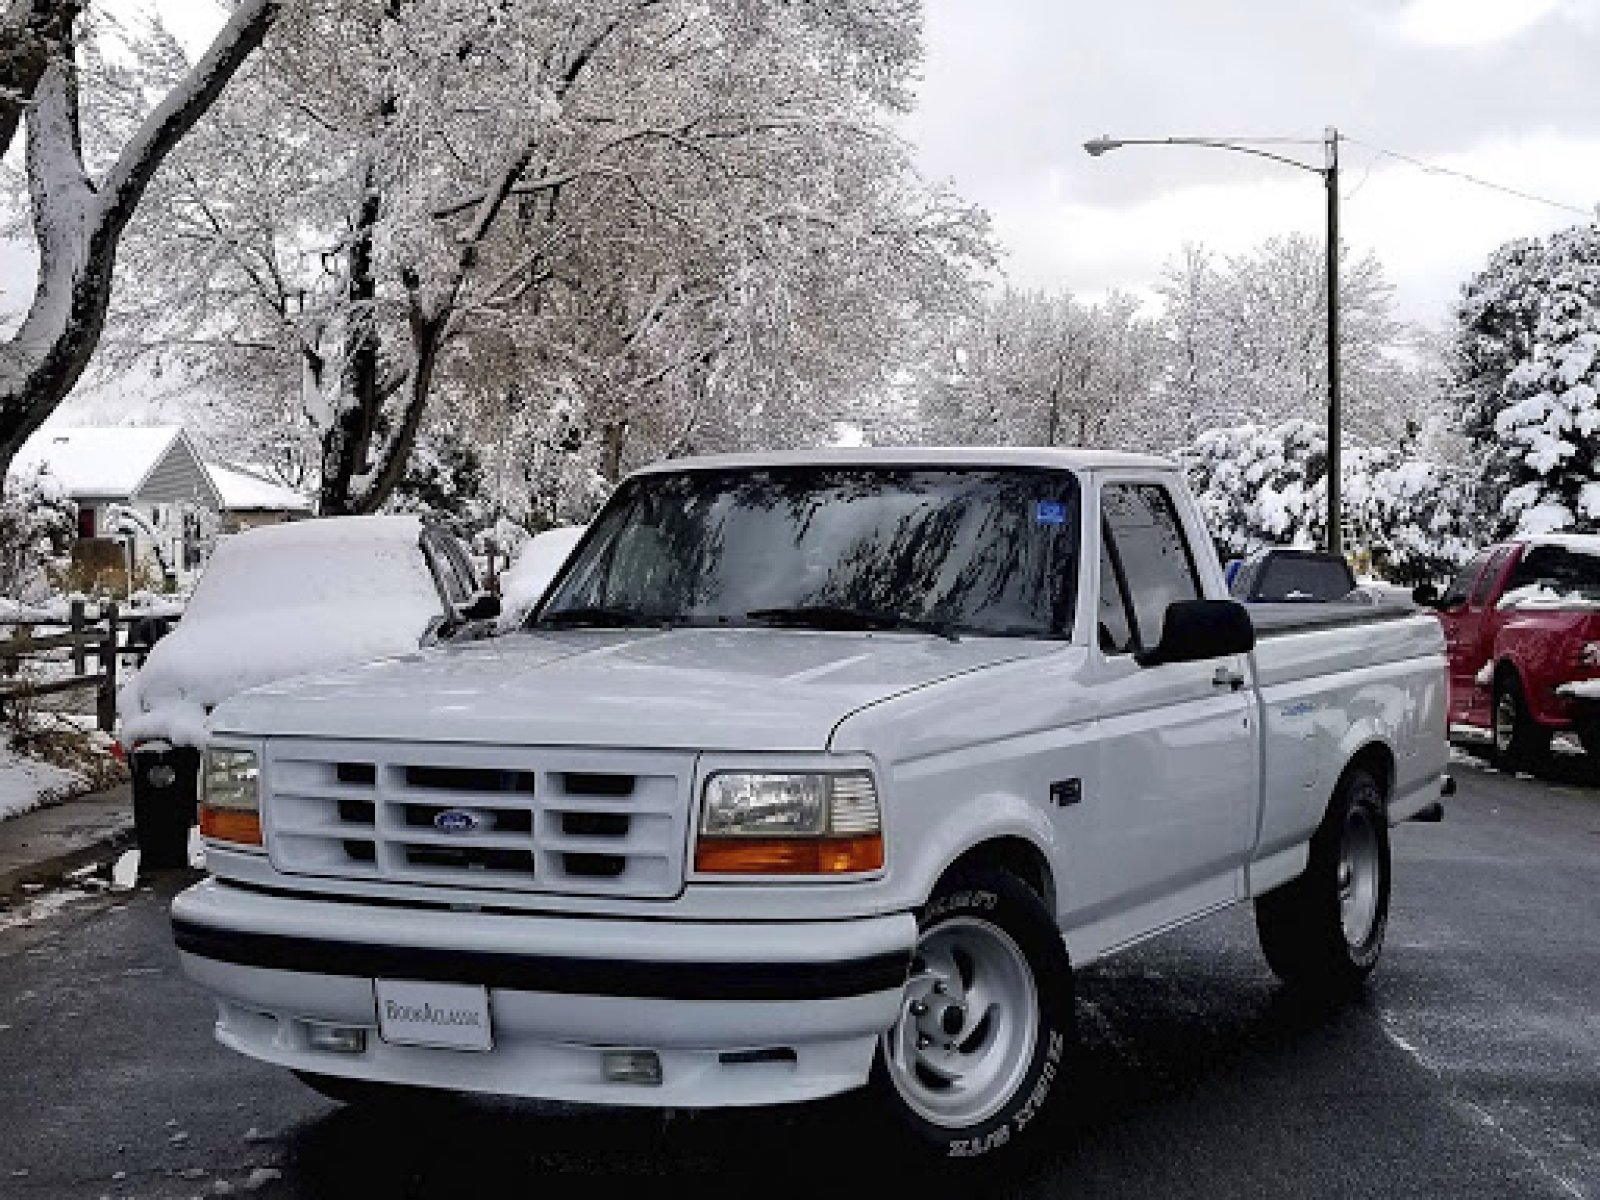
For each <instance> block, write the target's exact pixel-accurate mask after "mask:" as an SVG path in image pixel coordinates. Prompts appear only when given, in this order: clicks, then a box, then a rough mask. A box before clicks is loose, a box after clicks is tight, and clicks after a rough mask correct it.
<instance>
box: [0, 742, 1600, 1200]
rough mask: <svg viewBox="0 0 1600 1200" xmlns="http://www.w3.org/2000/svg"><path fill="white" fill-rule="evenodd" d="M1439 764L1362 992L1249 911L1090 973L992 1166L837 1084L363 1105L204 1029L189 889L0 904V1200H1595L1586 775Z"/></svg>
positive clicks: (1400, 863)
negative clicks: (1032, 1108) (48, 911)
mask: <svg viewBox="0 0 1600 1200" xmlns="http://www.w3.org/2000/svg"><path fill="white" fill-rule="evenodd" d="M1457 774H1458V776H1459V777H1460V778H1461V783H1462V790H1461V795H1460V796H1459V797H1458V798H1457V799H1456V800H1455V801H1453V802H1452V803H1451V807H1450V813H1449V816H1448V817H1447V819H1446V821H1445V823H1444V824H1442V825H1411V826H1407V827H1404V828H1402V829H1400V830H1398V831H1397V832H1396V837H1395V850H1396V861H1397V867H1396V877H1395V886H1394V899H1393V914H1392V920H1391V924H1390V930H1389V944H1388V948H1387V950H1386V952H1385V959H1384V963H1383V966H1382V967H1381V969H1380V971H1379V974H1378V975H1377V977H1376V978H1375V979H1374V981H1373V983H1372V986H1371V988H1370V991H1369V994H1368V996H1367V997H1366V999H1365V1000H1364V1001H1363V1002H1361V1003H1360V1004H1358V1005H1356V1006H1353V1007H1345V1008H1340V1009H1335V1010H1332V1011H1317V1010H1308V1009H1306V1008H1304V1007H1301V1006H1299V1005H1297V1004H1295V1003H1292V1002H1291V1001H1290V1000H1288V999H1287V998H1286V997H1285V996H1284V994H1283V993H1282V992H1281V991H1280V990H1279V989H1278V988H1277V987H1276V986H1275V984H1274V982H1273V980H1272V978H1271V976H1270V975H1268V973H1267V971H1266V968H1265V966H1264V965H1263V963H1262V961H1261V959H1260V956H1259V954H1258V953H1257V951H1256V947H1255V940H1254V932H1253V928H1252V926H1251V924H1250V920H1249V917H1248V914H1247V913H1244V912H1240V913H1237V914H1231V915H1228V916H1225V917H1223V918H1220V919H1217V920H1214V921H1212V922H1209V923H1207V924H1204V925H1201V926H1197V927H1194V928H1192V929H1189V930H1186V931H1184V932H1182V933H1179V934H1177V935H1174V936H1172V937H1169V938H1167V939H1165V940H1163V941H1161V942H1159V943H1155V944H1152V945H1151V946H1149V947H1147V948H1144V949H1141V950H1139V951H1137V952H1134V953H1132V954H1129V955H1127V956H1124V957H1122V958H1120V959H1117V960H1115V961H1113V962H1110V963H1106V964H1102V965H1101V966H1098V967H1096V968H1093V969H1091V970H1088V971H1085V972H1083V973H1082V975H1081V977H1080V983H1079V992H1080V1002H1079V1018H1080V1025H1081V1033H1082V1043H1083V1044H1082V1047H1081V1051H1080V1054H1079V1056H1078V1058H1077V1061H1076V1070H1075V1075H1074V1077H1073V1078H1074V1080H1075V1084H1076V1090H1075V1093H1074V1096H1073V1101H1072V1103H1071V1104H1070V1105H1069V1106H1067V1107H1068V1111H1067V1112H1065V1113H1063V1114H1062V1118H1061V1120H1060V1121H1059V1122H1058V1123H1057V1126H1056V1127H1055V1128H1052V1129H1050V1130H1048V1131H1047V1133H1048V1144H1047V1145H1044V1146H1042V1147H1040V1149H1039V1152H1038V1153H1037V1154H1036V1155H1035V1156H1034V1157H1033V1158H1032V1160H1031V1161H1028V1162H1026V1163H1023V1164H1020V1165H1019V1166H1018V1167H1016V1168H1014V1169H1013V1170H1011V1171H1009V1172H1007V1173H1005V1174H1003V1175H1002V1174H999V1173H997V1172H996V1171H995V1170H994V1169H993V1168H985V1169H984V1171H983V1172H982V1173H981V1174H978V1175H967V1176H959V1175H954V1174H951V1173H950V1172H949V1171H947V1170H945V1169H943V1168H942V1167H939V1168H934V1169H928V1168H925V1167H922V1166H921V1165H919V1164H918V1163H917V1162H915V1161H913V1160H911V1159H909V1158H907V1157H906V1156H905V1155H904V1154H903V1153H902V1152H901V1151H899V1150H897V1149H894V1148H892V1147H886V1146H885V1144H884V1143H883V1141H882V1140H881V1139H880V1138H879V1136H878V1134H877V1132H876V1127H875V1126H874V1125H873V1123H872V1122H871V1121H870V1120H869V1119H866V1117H867V1114H866V1113H865V1112H864V1110H863V1108H862V1107H861V1105H860V1103H859V1102H858V1101H851V1100H845V1101H839V1102H830V1103H828V1104H824V1105H816V1106H811V1107H809V1108H803V1109H793V1110H783V1111H776V1112H773V1111H769V1112H763V1113H755V1114H749V1113H743V1114H741V1113H735V1114H711V1115H702V1116H695V1117H690V1116H683V1115H671V1114H664V1113H655V1112H644V1113H631V1114H630V1113H623V1114H616V1113H609V1112H583V1111H574V1110H554V1111H551V1110H545V1109H540V1108H538V1107H536V1106H515V1105H491V1104H449V1103H445V1104H435V1105H430V1106H428V1107H425V1108H422V1109H419V1110H417V1111H415V1112H400V1113H393V1112H391V1113H388V1114H385V1115H381V1116H377V1115H363V1114H357V1113H355V1112H352V1111H349V1110H342V1109H339V1108H337V1107H335V1106H334V1105H332V1104H331V1103H329V1102H327V1101H324V1100H322V1099H320V1098H319V1097H317V1096H315V1095H314V1094H312V1093H311V1092H309V1091H306V1090H305V1089H303V1088H302V1087H301V1086H300V1085H299V1084H297V1083H296V1082H295V1081H294V1080H293V1079H292V1078H290V1077H288V1076H287V1075H284V1074H281V1073H279V1072H277V1071H274V1070H270V1069H267V1068H265V1067H261V1066H257V1065H255V1064H253V1063H250V1062H247V1061H245V1060H243V1059H240V1058H237V1057H235V1056H233V1055H231V1054H228V1053H226V1052H224V1051H223V1050H222V1049H220V1048H219V1047H217V1046H216V1045H215V1044H214V1043H213V1042H212V1041H211V1038H210V1032H209V1021H210V1013H209V1008H208V1005H207V1003H206V1001H205V1000H204V999H203V998H202V997H201V996H200V995H198V994H197V993H196V992H194V991H193V990H191V989H190V988H189V987H188V985H187V984H185V983H184V981H183V980H182V979H181V978H180V977H179V975H178V971H177V962H176V956H175V954H174V952H173V950H172V949H171V946H170V944H169V942H168V935H167V924H166V911H165V910H166V903H167V901H168V899H169V898H170V896H171V894H172V892H173V891H174V890H176V888H177V887H178V886H180V885H181V883H182V882H183V881H181V880H166V881H163V882H162V883H160V884H158V885H157V886H156V887H154V888H153V889H145V890H140V891H138V892H135V893H132V894H124V895H120V896H115V897H112V896H99V897H91V898H87V899H83V900H80V901H77V902H75V903H72V904H69V905H67V906H66V907H65V908H63V909H61V910H60V911H58V912H56V913H55V914H54V915H51V916H48V917H45V918H43V919H40V920H37V921H34V922H32V923H30V924H26V925H21V926H13V927H11V928H6V924H7V922H8V921H14V920H15V914H10V915H6V914H0V1196H4V1197H8V1198H9V1197H18V1198H19V1200H20V1198H24V1197H80V1196H87V1197H97V1196H102V1195H105V1196H119V1197H120V1196H161V1197H183V1196H197V1195H220V1194H234V1195H260V1196H268V1197H290V1196H293V1197H341V1198H342V1197H352V1196H369V1195H371V1196H402V1195H403V1196H438V1197H445V1196H451V1197H454V1196H468V1195H475V1196H498V1195H518V1196H528V1197H551V1196H560V1197H568V1196H571V1197H579V1196H582V1197H595V1196H609V1195H621V1194H624V1193H626V1194H630V1195H635V1196H640V1195H645V1196H649V1195H654V1196H666V1195H672V1196H677V1195H693V1196H696V1197H697V1198H714V1197H723V1196H727V1197H734V1196H738V1197H749V1196H752V1195H754V1196H769V1195H774V1194H777V1195H796V1196H799V1195H804V1196H807V1197H813V1196H816V1195H818V1194H819V1193H820V1194H823V1195H826V1196H828V1197H830V1198H831V1197H836V1196H839V1195H843V1194H867V1193H871V1194H874V1195H879V1196H882V1195H884V1194H888V1195H891V1196H898V1195H901V1194H907V1195H910V1194H921V1195H973V1194H979V1193H985V1194H995V1195H1009V1196H1018V1197H1023V1196H1026V1197H1044V1196H1097V1197H1100V1196H1112V1197H1121V1196H1126V1197H1140V1198H1149V1197H1167V1196H1205V1197H1229V1198H1230V1200H1232V1198H1236V1197H1238V1198H1242V1197H1257V1196H1261V1197H1277V1196H1328V1197H1340V1196H1352V1197H1353V1196H1363V1197H1402V1196H1403V1197H1412V1196H1418V1197H1422V1196H1437V1197H1451V1198H1454V1200H1459V1198H1463V1197H1521V1196H1530V1197H1543V1196H1549V1197H1595V1198H1600V790H1596V789H1593V788H1586V787H1582V786H1578V785H1577V784H1568V785H1549V784H1535V783H1532V782H1530V781H1525V780H1507V779H1504V778H1501V777H1499V776H1495V775H1493V774H1490V773H1486V772H1484V771H1481V770H1479V769H1476V768H1474V767H1469V766H1465V765H1463V766H1460V767H1458V769H1457Z"/></svg>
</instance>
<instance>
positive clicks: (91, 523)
mask: <svg viewBox="0 0 1600 1200" xmlns="http://www.w3.org/2000/svg"><path fill="white" fill-rule="evenodd" d="M78 536H79V537H81V538H92V537H96V536H98V535H97V533H96V532H95V520H94V509H93V508H91V507H89V506H88V505H87V504H86V505H84V506H83V507H82V508H80V509H79V510H78Z"/></svg>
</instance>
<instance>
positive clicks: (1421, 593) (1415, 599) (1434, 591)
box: [1411, 583, 1439, 608]
mask: <svg viewBox="0 0 1600 1200" xmlns="http://www.w3.org/2000/svg"><path fill="white" fill-rule="evenodd" d="M1411 602H1412V603H1413V604H1415V605H1416V606H1417V607H1418V608H1438V607H1439V589H1438V588H1436V587H1434V586H1433V584H1431V583H1419V584H1417V586H1416V587H1414V588H1412V589H1411Z"/></svg>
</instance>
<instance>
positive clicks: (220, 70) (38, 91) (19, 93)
mask: <svg viewBox="0 0 1600 1200" xmlns="http://www.w3.org/2000/svg"><path fill="white" fill-rule="evenodd" d="M85 7H86V5H85V4H84V3H82V0H9V2H8V3H7V4H6V7H5V9H4V11H3V12H0V158H3V157H4V156H5V155H6V154H7V153H8V152H9V151H10V149H11V146H12V143H13V141H14V140H15V138H16V136H17V133H18V131H19V129H20V128H21V126H22V124H24V123H25V124H26V127H27V135H26V143H27V144H26V153H25V159H24V161H25V171H26V182H27V193H28V202H27V203H28V208H29V212H30V216H31V223H32V226H33V234H34V240H35V243H36V245H37V248H38V257H39V268H38V279H37V283H36V285H35V288H34V293H33V300H32V303H31V304H30V305H29V307H28V309H27V312H26V314H25V315H24V316H23V317H22V320H21V323H20V324H19V325H18V326H17V328H16V330H15V331H14V332H13V333H12V334H11V335H10V337H9V338H8V339H7V340H6V341H5V342H3V343H0V477H3V476H4V471H5V468H6V467H7V466H9V465H10V462H11V460H12V458H13V457H14V456H15V454H16V452H17V450H18V449H19V448H20V447H21V446H22V443H23V442H24V441H26V440H27V438H28V437H29V436H30V435H32V433H33V432H34V431H35V430H36V429H38V428H39V426H40V425H41V424H43V422H44V420H45V418H47V417H48V416H49V415H50V414H51V413H52V412H54V411H55V409H56V407H57V406H58V405H59V404H60V403H61V401H62V400H63V399H65V398H66V396H67V394H68V393H69V392H70V391H71V390H72V388H73V386H74V385H75V384H76V383H77V381H78V379H79V377H80V376H81V375H82V373H83V371H84V369H85V368H86V367H87V365H88V363H89V360H90V358H91V356H92V355H93V353H94V350H95V346H96V344H97V342H98V340H99V338H100V335H101V332H102V329H103V327H104V323H105V317H106V310H107V307H108V305H109V303H110V296H111V283H112V276H113V272H114V269H115V265H116V257H117V250H118V247H119V245H120V242H121V239H122V237H123V234H124V231H125V230H126V229H127V227H128V224H129V222H130V221H131V220H132V219H133V217H134V213H135V211H136V210H137V209H138V208H139V206H140V202H141V200H142V199H143V197H144V194H145V191H146V189H147V187H148V186H149V183H150V180H151V178H152V177H153V176H154V174H155V172H156V170H157V169H158V168H159V167H160V166H161V164H162V163H163V161H165V159H166V158H167V157H168V155H169V154H171V152H172V151H173V149H174V148H175V147H176V146H177V145H178V144H179V143H180V142H181V141H182V140H183V138H184V136H185V135H186V134H187V133H188V132H189V131H190V129H191V128H192V127H193V126H194V124H195V122H196V121H197V120H199V119H200V117H201V116H202V115H203V114H204V113H205V111H206V110H207V109H208V108H210V107H211V106H212V105H213V104H214V103H215V102H216V100H217V98H218V97H219V96H220V95H221V94H222V92H223V89H224V88H225V87H226V86H227V84H228V81H229V80H230V79H231V78H232V77H233V75H234V73H235V72H236V71H237V70H238V69H239V67H240V66H241V65H242V64H243V63H244V62H245V60H246V59H247V58H248V57H249V56H250V54H251V53H252V52H253V51H254V49H255V48H256V46H257V45H258V44H259V43H260V41H261V39H262V38H263V36H264V35H265V34H266V31H267V29H268V27H269V26H270V25H271V24H272V22H273V20H274V19H275V18H276V17H277V15H278V11H279V7H280V5H279V0H241V2H240V3H239V4H238V6H237V7H236V8H235V9H234V12H233V16H232V18H231V19H230V20H229V21H228V23H227V24H226V26H225V27H224V28H223V29H222V31H221V32H220V33H218V34H217V36H216V39H215V40H214V41H213V42H212V44H211V48H210V49H209V50H208V51H207V52H206V54H205V55H204V56H203V57H202V58H201V59H200V60H199V61H198V62H196V63H195V64H194V65H193V67H192V68H190V69H188V70H187V71H185V72H183V73H182V74H181V76H179V77H178V78H177V81H176V82H175V83H174V85H173V86H172V87H171V89H170V90H169V91H168V92H167V94H166V95H165V96H164V97H163V98H161V99H160V100H159V102H158V103H156V104H155V106H154V107H153V108H151V109H150V111H149V112H148V113H147V114H145V115H143V117H142V119H141V120H140V121H139V123H138V124H137V126H136V127H134V128H133V131H132V133H131V134H130V135H129V137H128V138H127V140H126V142H125V143H124V144H123V145H122V146H121V147H120V148H119V149H118V151H117V152H116V154H115V155H114V157H112V158H110V159H109V161H108V163H107V165H106V166H105V167H104V169H103V170H95V169H94V164H93V163H92V161H90V160H88V159H86V157H85V144H86V138H85V132H86V124H88V120H92V119H94V118H93V115H92V114H91V116H90V117H89V118H88V120H86V116H85V112H84V107H83V100H84V98H85V97H84V91H83V88H82V86H81V83H82V81H81V79H80V77H79V63H80V53H79V36H80V28H81V25H82V19H83V13H84V9H85Z"/></svg>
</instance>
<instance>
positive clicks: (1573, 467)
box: [1454, 225, 1600, 537]
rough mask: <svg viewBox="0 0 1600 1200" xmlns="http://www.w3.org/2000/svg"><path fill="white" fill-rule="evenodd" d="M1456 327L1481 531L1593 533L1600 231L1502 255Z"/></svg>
mask: <svg viewBox="0 0 1600 1200" xmlns="http://www.w3.org/2000/svg"><path fill="white" fill-rule="evenodd" d="M1457 324H1458V328H1457V333H1456V367H1455V380H1454V382H1455V385H1456V392H1457V394H1458V395H1459V396H1460V397H1461V400H1462V403H1463V408H1464V411H1463V424H1464V427H1465V430H1466V433H1467V436H1468V437H1469V438H1470V439H1471V441H1472V445H1473V450H1474V452H1475V453H1474V459H1475V460H1476V461H1477V462H1478V463H1479V464H1480V472H1481V473H1480V476H1479V479H1478V489H1477V492H1478V496H1477V500H1478V506H1479V510H1480V513H1481V516H1482V518H1483V521H1484V524H1485V526H1486V528H1485V530H1484V532H1485V533H1487V534H1489V535H1492V536H1497V537H1504V536H1507V535H1510V534H1513V533H1527V534H1538V533H1549V532H1553V531H1555V530H1574V531H1578V532H1595V531H1597V530H1600V228H1597V227H1595V226H1592V225H1590V226H1577V227H1574V228H1571V229H1566V230H1562V231H1560V232H1558V233H1554V234H1552V235H1550V236H1549V237H1548V238H1544V239H1521V240H1518V241H1513V242H1509V243H1507V244H1506V245H1504V246H1502V247H1501V248H1500V249H1499V250H1497V251H1495V253H1494V254H1493V255H1492V256H1491V257H1490V259H1489V263H1488V265H1487V266H1486V267H1485V268H1484V269H1483V270H1482V271H1481V272H1479V273H1478V274H1477V275H1476V276H1475V277H1474V278H1473V279H1472V280H1470V281H1469V282H1468V283H1467V285H1466V287H1465V289H1464V290H1463V295H1462V300H1461V304H1460V306H1459V308H1458V309H1457Z"/></svg>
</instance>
